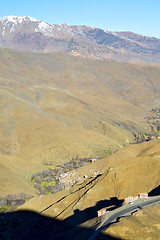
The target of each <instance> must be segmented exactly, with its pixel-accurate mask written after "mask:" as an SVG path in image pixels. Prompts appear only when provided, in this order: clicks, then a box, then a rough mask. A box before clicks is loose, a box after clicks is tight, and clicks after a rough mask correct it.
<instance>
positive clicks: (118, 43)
mask: <svg viewBox="0 0 160 240" xmlns="http://www.w3.org/2000/svg"><path fill="white" fill-rule="evenodd" d="M0 46H1V47H5V48H10V49H14V50H18V51H32V52H38V53H46V52H47V53H49V52H64V53H68V54H71V55H75V56H82V57H87V58H92V59H114V60H117V61H125V62H150V63H160V39H157V38H154V37H145V36H142V35H139V34H136V33H132V32H111V31H107V30H103V29H99V28H95V27H88V26H68V25H67V24H49V23H45V22H43V21H38V20H36V19H35V18H32V17H25V16H19V17H18V16H7V17H3V18H0Z"/></svg>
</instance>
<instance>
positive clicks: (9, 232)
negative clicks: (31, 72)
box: [0, 199, 121, 240]
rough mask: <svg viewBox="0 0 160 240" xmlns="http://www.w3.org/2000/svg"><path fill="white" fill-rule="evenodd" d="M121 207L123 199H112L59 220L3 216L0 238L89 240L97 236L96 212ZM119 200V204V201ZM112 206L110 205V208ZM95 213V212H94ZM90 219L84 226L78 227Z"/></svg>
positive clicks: (31, 214)
mask: <svg viewBox="0 0 160 240" xmlns="http://www.w3.org/2000/svg"><path fill="white" fill-rule="evenodd" d="M113 200H114V201H115V202H116V203H117V204H118V203H120V202H121V200H118V199H117V200H116V199H111V200H108V201H107V200H104V201H100V202H98V203H97V204H96V206H95V207H91V208H87V209H85V210H84V211H79V210H75V212H74V214H73V216H71V217H69V218H67V219H65V220H63V221H60V220H57V219H55V218H50V217H46V216H43V215H40V214H37V213H35V212H33V211H17V212H8V213H5V214H1V215H0V239H1V240H9V239H12V240H28V239H29V240H54V239H55V240H62V239H65V240H67V239H73V240H81V239H84V240H85V239H88V238H89V237H90V236H91V235H92V234H93V233H94V227H89V226H96V224H97V219H96V218H95V217H96V215H97V212H96V211H97V210H99V209H100V208H101V207H107V206H106V205H105V203H107V204H108V206H111V205H113V202H114V201H113ZM119 201H120V202H119ZM109 204H110V205H109ZM93 212H94V213H93ZM87 220H90V221H91V222H90V221H89V222H88V223H87V225H85V227H82V226H79V224H81V223H83V222H86V221H87ZM97 239H99V240H100V239H106V240H107V239H110V240H120V239H118V238H114V237H112V236H109V235H105V234H103V233H100V234H99V236H98V238H97Z"/></svg>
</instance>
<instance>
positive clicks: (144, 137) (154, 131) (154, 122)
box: [134, 108, 160, 143]
mask: <svg viewBox="0 0 160 240" xmlns="http://www.w3.org/2000/svg"><path fill="white" fill-rule="evenodd" d="M150 113H151V116H149V117H145V121H146V122H147V123H148V124H149V127H150V131H149V132H145V133H135V134H134V137H135V143H141V142H144V141H150V140H154V139H160V108H153V109H152V110H151V111H150Z"/></svg>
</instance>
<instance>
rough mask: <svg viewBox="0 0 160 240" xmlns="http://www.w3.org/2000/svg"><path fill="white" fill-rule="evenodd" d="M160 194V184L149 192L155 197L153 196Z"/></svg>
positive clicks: (149, 194) (150, 195)
mask: <svg viewBox="0 0 160 240" xmlns="http://www.w3.org/2000/svg"><path fill="white" fill-rule="evenodd" d="M158 195H160V185H159V186H158V187H156V188H154V189H152V190H151V191H150V192H149V193H148V196H149V197H153V196H158Z"/></svg>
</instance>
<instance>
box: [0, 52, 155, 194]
mask: <svg viewBox="0 0 160 240" xmlns="http://www.w3.org/2000/svg"><path fill="white" fill-rule="evenodd" d="M159 82H160V68H159V66H154V65H153V66H151V65H133V64H125V63H117V62H114V61H109V60H103V61H102V60H89V59H83V58H80V57H73V56H68V55H65V54H61V53H55V54H35V53H27V52H26V53H20V52H15V51H11V50H7V49H0V93H1V96H0V97H1V101H0V110H1V111H0V114H1V117H0V154H1V157H0V164H1V166H2V168H1V172H2V174H1V175H0V178H1V181H0V184H1V185H0V195H2V196H5V195H6V194H9V193H19V192H21V191H26V192H32V193H33V191H34V190H33V188H32V187H31V185H30V183H29V179H30V177H31V175H32V174H33V173H34V172H36V171H40V170H42V169H45V168H46V165H48V164H50V163H52V164H53V166H55V165H57V164H59V163H64V162H66V161H69V160H71V158H72V157H76V156H77V155H78V156H79V157H102V156H105V155H107V154H108V153H110V152H112V151H115V150H116V149H120V148H122V147H123V146H124V145H126V144H128V143H129V142H130V141H132V140H133V133H134V132H138V131H140V129H147V127H148V126H147V125H146V124H145V123H143V122H142V119H143V118H144V116H145V114H148V110H150V109H151V108H152V107H155V106H159V101H160V97H159V96H160V94H159V92H160V85H159ZM18 172H19V173H20V174H18ZM8 173H9V174H8ZM6 179H7V180H6ZM8 183H9V184H8Z"/></svg>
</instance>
